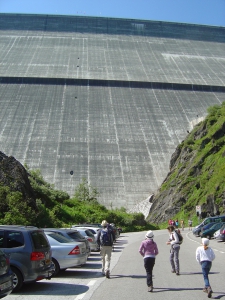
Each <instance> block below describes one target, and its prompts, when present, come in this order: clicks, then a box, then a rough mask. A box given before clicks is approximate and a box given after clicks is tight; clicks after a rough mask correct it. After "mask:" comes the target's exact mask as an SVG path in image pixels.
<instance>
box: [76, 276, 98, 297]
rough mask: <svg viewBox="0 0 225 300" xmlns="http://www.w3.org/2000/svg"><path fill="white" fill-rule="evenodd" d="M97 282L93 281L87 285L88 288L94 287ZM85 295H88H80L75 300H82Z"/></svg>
mask: <svg viewBox="0 0 225 300" xmlns="http://www.w3.org/2000/svg"><path fill="white" fill-rule="evenodd" d="M95 282H96V280H91V281H90V282H89V283H88V284H87V286H92V285H94V284H95ZM85 295H86V292H85V293H82V294H80V295H77V296H76V298H75V299H74V300H81V299H83V298H84V296H85Z"/></svg>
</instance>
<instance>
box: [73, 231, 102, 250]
mask: <svg viewBox="0 0 225 300" xmlns="http://www.w3.org/2000/svg"><path fill="white" fill-rule="evenodd" d="M77 230H78V231H79V233H80V234H81V235H82V236H83V237H85V238H86V239H87V241H88V243H89V245H90V248H91V251H98V250H99V246H98V244H97V241H96V238H95V236H94V234H93V233H92V232H91V231H90V230H89V229H85V228H77Z"/></svg>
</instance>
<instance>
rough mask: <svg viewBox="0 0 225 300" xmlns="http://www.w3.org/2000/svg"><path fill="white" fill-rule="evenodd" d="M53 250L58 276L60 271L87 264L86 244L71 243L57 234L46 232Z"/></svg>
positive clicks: (53, 260)
mask: <svg viewBox="0 0 225 300" xmlns="http://www.w3.org/2000/svg"><path fill="white" fill-rule="evenodd" d="M45 234H46V236H47V239H48V241H49V243H50V246H51V250H52V262H53V264H54V265H55V272H54V274H53V276H56V275H57V274H58V273H59V271H60V270H66V269H67V268H72V267H76V266H80V265H83V264H85V263H86V262H87V256H86V247H85V246H84V243H80V242H74V241H73V242H71V239H68V238H66V237H64V236H62V235H60V234H58V233H56V232H51V231H45Z"/></svg>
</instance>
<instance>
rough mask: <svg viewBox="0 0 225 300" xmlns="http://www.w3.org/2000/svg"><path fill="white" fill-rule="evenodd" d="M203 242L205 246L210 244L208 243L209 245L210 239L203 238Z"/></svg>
mask: <svg viewBox="0 0 225 300" xmlns="http://www.w3.org/2000/svg"><path fill="white" fill-rule="evenodd" d="M202 244H203V245H204V246H208V245H209V239H206V238H202Z"/></svg>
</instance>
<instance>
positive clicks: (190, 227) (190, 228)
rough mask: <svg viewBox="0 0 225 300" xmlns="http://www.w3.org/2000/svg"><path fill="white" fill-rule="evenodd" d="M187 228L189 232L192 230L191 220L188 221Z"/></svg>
mask: <svg viewBox="0 0 225 300" xmlns="http://www.w3.org/2000/svg"><path fill="white" fill-rule="evenodd" d="M188 226H189V230H190V231H191V230H192V220H191V219H189V220H188Z"/></svg>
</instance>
